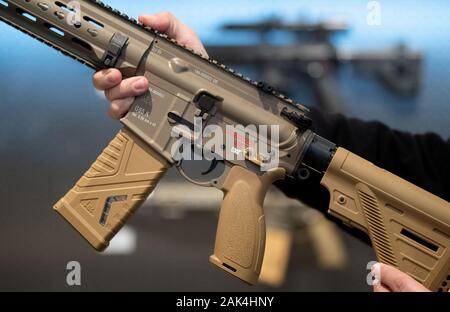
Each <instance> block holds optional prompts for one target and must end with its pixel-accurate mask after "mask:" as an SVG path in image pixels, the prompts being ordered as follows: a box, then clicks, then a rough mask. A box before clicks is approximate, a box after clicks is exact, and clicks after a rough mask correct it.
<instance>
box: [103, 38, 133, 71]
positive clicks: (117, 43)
mask: <svg viewBox="0 0 450 312" xmlns="http://www.w3.org/2000/svg"><path fill="white" fill-rule="evenodd" d="M127 43H128V37H127V36H125V35H123V34H121V33H120V32H116V33H114V35H113V36H112V38H111V40H110V41H109V45H108V48H107V49H106V52H105V55H104V56H103V59H102V62H103V65H105V67H114V66H116V63H117V61H118V59H119V57H120V55H121V54H122V51H123V49H124V48H125V46H126V45H127Z"/></svg>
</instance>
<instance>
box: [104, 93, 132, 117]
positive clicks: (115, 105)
mask: <svg viewBox="0 0 450 312" xmlns="http://www.w3.org/2000/svg"><path fill="white" fill-rule="evenodd" d="M134 100H135V98H134V97H129V98H125V99H119V100H114V101H112V102H111V105H110V106H109V115H110V116H111V117H112V118H114V119H120V118H122V117H123V116H124V115H125V114H126V112H128V110H129V109H130V106H131V104H132V103H133V102H134Z"/></svg>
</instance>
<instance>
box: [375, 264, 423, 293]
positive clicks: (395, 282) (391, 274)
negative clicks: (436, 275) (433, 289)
mask: <svg viewBox="0 0 450 312" xmlns="http://www.w3.org/2000/svg"><path fill="white" fill-rule="evenodd" d="M380 278H381V284H382V285H384V286H385V287H388V288H389V289H391V290H392V291H395V292H411V291H420V292H427V291H429V290H428V289H427V288H425V287H424V286H423V285H421V284H420V283H419V282H417V281H416V280H415V279H413V278H412V277H411V276H409V275H408V274H406V273H403V272H402V271H400V270H398V269H396V268H394V267H391V266H389V265H386V264H380Z"/></svg>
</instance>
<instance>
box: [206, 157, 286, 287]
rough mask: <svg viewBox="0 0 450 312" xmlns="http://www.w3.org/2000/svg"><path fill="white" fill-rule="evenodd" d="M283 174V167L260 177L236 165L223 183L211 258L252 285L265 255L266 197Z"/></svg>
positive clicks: (213, 261)
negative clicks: (222, 195)
mask: <svg viewBox="0 0 450 312" xmlns="http://www.w3.org/2000/svg"><path fill="white" fill-rule="evenodd" d="M284 175H285V171H284V169H276V170H273V171H269V172H267V173H266V174H264V175H263V176H258V175H256V174H255V173H253V172H251V171H248V170H247V169H245V168H243V167H239V166H235V167H233V168H232V169H231V171H230V173H229V175H228V177H227V179H226V181H225V183H224V185H223V189H222V190H223V191H224V193H225V196H224V200H223V203H222V207H221V209H220V216H219V224H218V227H217V234H216V244H215V248H214V254H213V255H212V256H211V257H210V261H211V263H213V264H215V265H216V266H218V267H219V268H221V269H223V270H225V271H226V272H228V273H231V274H233V275H234V276H236V277H238V278H240V279H241V280H243V281H245V282H247V283H249V284H255V283H256V282H257V281H258V278H259V274H260V272H261V266H262V261H263V256H264V248H265V240H266V225H265V219H264V211H263V203H264V198H265V195H266V193H267V190H268V189H269V187H270V186H271V185H272V184H273V182H275V181H276V180H279V179H282V178H284Z"/></svg>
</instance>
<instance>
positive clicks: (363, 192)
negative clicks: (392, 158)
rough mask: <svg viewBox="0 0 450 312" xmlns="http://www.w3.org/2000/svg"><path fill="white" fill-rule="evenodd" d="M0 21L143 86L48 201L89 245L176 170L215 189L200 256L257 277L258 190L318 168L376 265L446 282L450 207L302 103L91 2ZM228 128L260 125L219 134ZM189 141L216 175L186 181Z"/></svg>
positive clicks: (21, 1) (27, 3)
mask: <svg viewBox="0 0 450 312" xmlns="http://www.w3.org/2000/svg"><path fill="white" fill-rule="evenodd" d="M0 19H1V20H2V21H4V22H6V23H8V24H10V25H11V26H13V27H15V28H17V29H19V30H22V31H23V32H25V33H27V34H29V35H31V36H33V37H35V38H37V39H39V40H41V41H42V42H44V43H47V44H48V45H50V46H52V47H54V48H56V49H58V50H60V51H62V52H63V53H64V54H66V55H68V56H71V57H73V58H75V59H76V60H78V61H80V62H81V63H83V64H85V65H87V66H90V67H91V68H93V69H95V70H99V69H103V68H111V67H114V68H118V69H119V70H121V71H122V74H123V75H124V76H125V77H130V76H134V75H143V76H145V77H146V78H147V79H148V80H149V82H150V88H149V90H148V92H147V93H146V94H144V95H143V96H141V97H139V98H137V99H136V100H135V102H134V103H133V105H132V107H131V109H130V111H129V112H128V114H127V115H126V116H125V117H124V118H122V119H121V122H122V124H123V125H124V127H123V129H122V130H121V131H120V132H119V133H118V134H117V136H116V137H115V138H114V139H113V140H112V141H111V143H110V144H109V145H108V147H107V148H106V149H105V150H104V151H103V153H102V154H101V155H100V156H99V158H98V159H97V160H96V161H95V162H94V164H93V165H92V166H91V168H90V169H89V170H88V171H87V172H86V173H85V174H84V175H83V177H81V179H80V180H79V181H78V182H77V183H76V185H75V186H74V187H73V189H71V190H70V191H69V192H68V193H67V194H66V195H65V196H64V197H63V198H62V199H61V200H60V201H58V203H57V204H56V205H55V209H56V211H57V212H58V213H59V214H61V216H63V217H64V218H65V219H66V220H67V221H68V222H70V224H72V225H73V226H74V227H75V229H77V230H78V231H79V232H80V233H81V235H83V236H84V237H85V238H86V239H87V240H88V241H89V242H90V243H91V244H92V246H94V247H95V248H96V249H97V250H103V249H105V248H106V247H107V246H108V243H109V241H110V240H111V239H112V237H113V236H114V235H115V234H116V233H117V231H119V230H120V229H121V227H122V226H123V225H124V223H125V222H126V221H127V220H128V218H129V217H130V216H131V215H132V214H133V212H134V211H135V210H136V209H137V208H138V207H139V206H140V205H141V204H142V203H143V201H144V200H145V198H146V197H147V196H148V195H149V194H150V193H151V192H152V190H153V189H154V188H155V186H156V185H157V183H158V182H159V181H160V179H161V178H162V176H163V175H164V173H165V172H166V171H167V170H168V169H169V168H170V167H172V166H176V167H177V168H178V169H179V172H180V173H181V174H182V175H183V176H184V177H186V178H187V179H188V180H189V181H191V182H193V183H196V184H199V185H202V186H208V187H215V188H218V189H220V190H222V191H223V192H224V194H225V195H224V200H223V202H222V207H221V209H220V216H219V223H218V229H217V235H216V243H215V248H214V254H213V255H212V256H211V257H210V261H211V262H212V263H213V264H215V265H216V266H218V267H220V268H221V269H223V270H225V271H226V272H228V273H230V274H232V275H234V276H236V277H238V278H240V279H242V280H244V281H246V282H248V283H251V284H253V283H256V282H257V280H258V276H259V274H260V269H261V264H262V261H263V255H264V248H265V247H264V246H265V218H264V212H263V201H264V197H265V194H266V192H267V189H268V188H269V186H270V185H271V184H272V183H273V182H274V181H276V180H279V179H283V178H285V177H290V178H292V179H308V177H310V176H311V175H320V176H321V177H322V178H321V183H322V184H323V185H324V186H325V187H326V188H327V189H328V190H329V192H330V199H331V200H330V207H329V213H330V214H332V215H334V216H336V217H337V218H340V219H341V220H342V221H343V222H344V223H345V224H347V225H349V226H352V227H356V228H358V229H360V230H362V231H364V232H366V233H367V234H368V235H369V237H370V239H371V241H372V244H373V248H374V249H375V253H376V255H377V257H378V260H379V261H381V262H384V263H388V264H391V265H393V266H396V267H398V268H400V269H401V270H403V271H404V272H407V273H408V274H410V275H411V276H413V277H414V278H416V279H417V280H418V281H420V282H421V283H423V284H424V285H425V286H426V287H429V288H430V289H433V290H438V289H441V290H442V289H446V288H447V286H444V285H447V282H448V275H449V267H450V261H449V259H450V253H449V250H448V249H449V246H450V204H449V203H448V202H446V201H444V200H442V199H440V198H438V197H436V196H434V195H433V194H431V193H429V192H426V191H425V190H423V189H420V188H419V187H417V186H415V185H413V184H411V183H409V182H407V181H405V180H403V179H401V178H399V177H397V176H395V175H393V174H391V173H388V172H386V171H384V170H383V169H381V168H378V167H376V166H375V165H373V164H372V163H370V162H368V161H366V160H364V159H363V158H361V157H359V156H357V155H355V154H352V153H351V152H349V151H347V150H345V149H343V148H339V147H337V146H336V145H335V144H333V143H332V142H329V141H327V140H325V139H324V138H322V137H320V136H318V135H316V134H315V133H313V132H312V131H311V130H310V125H311V123H312V120H310V119H309V118H308V109H307V108H306V107H304V106H302V105H300V104H298V103H296V102H294V101H293V100H292V99H289V98H287V97H286V96H284V95H282V94H280V93H279V92H277V91H275V90H274V89H273V88H272V87H271V86H269V85H267V84H265V83H263V82H259V83H258V82H255V81H252V80H251V79H249V78H247V77H244V76H242V75H240V74H238V73H236V72H235V71H233V70H232V69H230V68H228V67H226V66H225V65H221V64H220V63H218V62H217V61H215V60H213V59H209V58H206V57H204V56H202V55H199V54H196V53H195V52H194V51H191V50H189V49H186V48H185V47H183V46H180V45H179V44H177V42H176V41H175V40H172V39H170V38H168V37H167V36H166V35H164V34H161V33H158V32H156V31H153V30H152V29H149V28H145V27H143V26H142V25H140V24H138V23H137V22H136V21H135V20H134V19H130V18H128V17H127V16H126V15H122V14H121V13H120V12H118V11H117V10H113V9H112V8H110V7H109V6H106V5H104V4H103V3H101V2H98V1H94V0H79V1H73V2H72V1H69V0H59V1H49V0H7V1H6V0H1V1H0ZM43 66H44V64H43ZM199 120H200V122H198V121H199ZM237 125H243V127H249V128H252V129H253V127H251V126H252V125H253V126H256V127H258V128H259V129H260V131H259V132H257V133H256V132H255V131H253V130H252V129H250V130H248V131H247V130H246V131H245V132H244V134H242V132H241V131H238V130H236V131H231V133H230V127H233V126H235V128H236V129H237V128H239V127H238V126H237ZM268 125H269V126H270V127H266V128H264V126H268ZM213 126H215V127H213ZM256 127H255V128H256ZM212 129H215V130H216V132H219V131H221V132H222V133H225V134H227V136H226V137H227V140H226V143H223V144H210V141H208V142H204V141H202V140H199V138H198V135H197V134H198V132H199V131H201V133H206V135H205V136H206V137H207V136H208V134H211V131H212ZM174 132H175V135H174ZM230 137H231V138H232V140H228V139H229V138H230ZM230 141H231V142H230ZM185 142H188V143H189V145H188V147H186V144H184V143H185ZM189 146H190V147H192V148H193V149H194V150H196V149H197V150H198V149H200V150H201V153H202V154H203V155H205V154H208V155H215V158H214V159H212V160H211V163H212V166H211V169H210V170H208V171H214V170H215V168H219V167H220V168H221V169H222V170H221V172H220V173H219V174H217V176H216V177H213V178H211V179H210V180H206V181H199V180H195V179H193V178H191V177H189V176H188V175H187V174H186V171H185V170H184V168H183V159H184V157H178V156H180V154H181V155H184V153H185V152H187V151H188V150H189ZM225 155H226V156H225ZM230 155H234V156H238V157H231V156H230ZM229 156H230V157H229ZM219 163H220V164H221V165H222V166H219ZM205 174H206V172H205ZM179 196H183V194H179Z"/></svg>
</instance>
